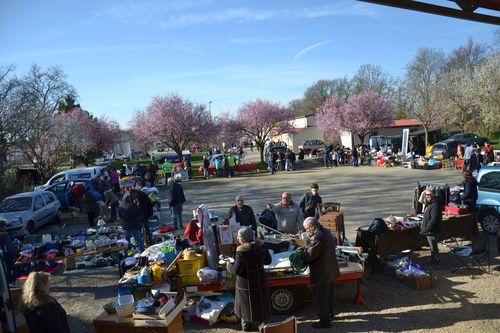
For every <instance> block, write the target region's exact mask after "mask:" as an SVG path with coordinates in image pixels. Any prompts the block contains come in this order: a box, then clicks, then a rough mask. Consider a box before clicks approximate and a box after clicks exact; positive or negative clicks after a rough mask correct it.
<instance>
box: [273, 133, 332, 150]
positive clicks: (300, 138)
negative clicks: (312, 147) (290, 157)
mask: <svg viewBox="0 0 500 333" xmlns="http://www.w3.org/2000/svg"><path fill="white" fill-rule="evenodd" d="M280 140H281V141H283V142H285V143H286V144H287V146H288V147H291V148H292V149H293V151H294V152H296V153H297V152H298V151H299V146H300V145H301V144H302V143H303V142H304V141H305V140H322V141H325V134H324V132H323V130H321V129H319V128H317V127H308V128H304V129H299V130H297V131H296V132H294V133H283V134H281V138H280Z"/></svg>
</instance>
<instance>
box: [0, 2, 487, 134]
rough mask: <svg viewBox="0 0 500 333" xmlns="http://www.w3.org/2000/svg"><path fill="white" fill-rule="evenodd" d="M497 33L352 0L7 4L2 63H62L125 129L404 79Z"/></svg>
mask: <svg viewBox="0 0 500 333" xmlns="http://www.w3.org/2000/svg"><path fill="white" fill-rule="evenodd" d="M446 2H448V1H446ZM495 29H496V27H495V26H493V25H487V24H482V23H476V22H469V21H463V20H458V19H451V18H446V17H442V16H435V15H429V14H422V13H416V12H412V11H405V10H400V9H395V8H390V7H385V6H377V5H372V4H368V3H363V2H358V1H354V0H345V1H344V0H337V1H292V0H289V1H238V0H233V1H224V0H221V1H215V0H199V1H193V0H175V1H166V0H165V1H161V0H146V1H140V0H135V1H109V0H108V1H106V0H100V1H89V0H86V1H68V0H64V1H63V0H52V1H35V0H33V1H24V0H16V1H11V0H0V40H1V41H2V42H1V45H2V46H1V47H0V65H8V64H15V65H16V66H17V69H18V73H20V74H22V73H23V72H25V71H26V70H27V69H28V68H29V66H30V65H31V64H34V63H36V64H38V65H40V66H42V67H44V68H46V67H48V66H60V67H61V68H62V69H63V70H64V71H65V72H66V73H67V75H68V81H69V82H70V83H71V84H72V85H73V86H74V87H75V88H76V89H77V91H78V95H79V102H80V103H81V104H82V106H83V107H84V108H85V109H87V110H89V111H90V112H92V113H93V114H95V115H107V116H108V117H110V118H113V119H116V120H118V121H119V123H120V124H121V125H123V126H124V127H126V126H127V124H128V122H129V121H130V119H132V118H133V116H134V113H135V111H136V110H138V109H144V108H146V107H147V105H148V104H149V102H150V101H151V98H152V97H153V96H155V95H159V94H167V93H169V92H177V93H179V94H181V95H183V96H184V97H186V98H189V99H190V100H192V101H194V102H198V103H208V101H210V100H212V101H213V103H212V112H213V113H214V114H220V113H223V112H234V111H235V110H236V109H237V108H238V107H239V106H241V104H243V103H245V102H247V101H250V100H253V99H255V98H265V99H270V100H273V101H279V102H282V103H285V104H286V103H288V102H289V101H290V100H292V99H294V98H300V97H301V96H302V94H303V92H304V90H305V89H306V88H307V87H308V86H310V85H311V84H312V83H313V82H314V81H316V80H319V79H328V78H334V77H341V76H352V75H353V74H354V73H355V72H356V71H357V69H358V68H359V67H360V66H361V65H362V64H367V63H374V64H379V65H381V66H382V67H383V68H384V69H386V70H387V71H388V72H390V73H392V74H394V75H400V74H402V73H403V72H404V69H405V65H406V64H407V63H408V62H409V61H410V60H411V58H412V57H413V56H414V54H415V52H416V50H417V49H418V48H419V47H423V46H426V47H435V48H441V49H443V50H444V51H445V52H448V51H449V50H451V49H453V48H455V47H457V46H459V45H462V44H464V43H465V42H466V40H467V37H468V36H472V37H473V38H474V40H475V41H480V42H486V43H489V44H491V43H492V42H493V32H494V31H495Z"/></svg>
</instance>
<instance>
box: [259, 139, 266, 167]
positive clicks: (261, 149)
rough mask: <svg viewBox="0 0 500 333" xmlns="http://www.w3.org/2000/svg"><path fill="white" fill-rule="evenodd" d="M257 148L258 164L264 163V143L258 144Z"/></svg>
mask: <svg viewBox="0 0 500 333" xmlns="http://www.w3.org/2000/svg"><path fill="white" fill-rule="evenodd" d="M257 145H258V146H259V154H260V163H264V146H265V145H266V144H265V142H260V143H258V144H257Z"/></svg>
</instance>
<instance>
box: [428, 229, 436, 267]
mask: <svg viewBox="0 0 500 333" xmlns="http://www.w3.org/2000/svg"><path fill="white" fill-rule="evenodd" d="M427 242H429V246H430V248H431V262H432V263H436V264H439V248H438V243H437V242H438V236H436V235H433V236H427Z"/></svg>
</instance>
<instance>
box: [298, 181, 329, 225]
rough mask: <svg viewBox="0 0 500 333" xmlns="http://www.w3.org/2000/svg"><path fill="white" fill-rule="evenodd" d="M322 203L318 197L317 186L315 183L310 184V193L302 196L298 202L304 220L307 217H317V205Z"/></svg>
mask: <svg viewBox="0 0 500 333" xmlns="http://www.w3.org/2000/svg"><path fill="white" fill-rule="evenodd" d="M322 203H323V199H321V197H320V195H319V186H318V184H316V183H313V184H311V191H310V192H307V193H305V194H304V196H303V197H302V200H300V204H299V207H300V210H301V211H302V215H303V216H304V218H308V217H316V218H318V217H319V209H318V205H321V204H322Z"/></svg>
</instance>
